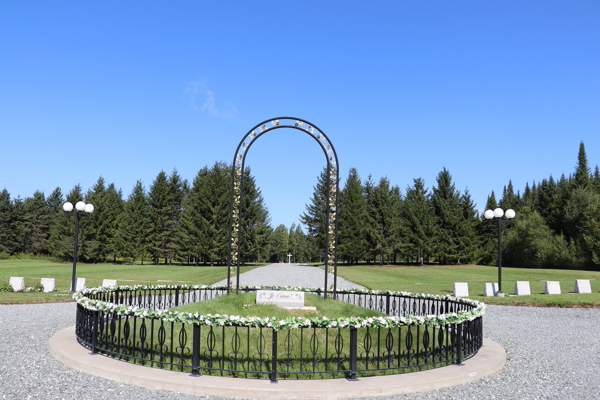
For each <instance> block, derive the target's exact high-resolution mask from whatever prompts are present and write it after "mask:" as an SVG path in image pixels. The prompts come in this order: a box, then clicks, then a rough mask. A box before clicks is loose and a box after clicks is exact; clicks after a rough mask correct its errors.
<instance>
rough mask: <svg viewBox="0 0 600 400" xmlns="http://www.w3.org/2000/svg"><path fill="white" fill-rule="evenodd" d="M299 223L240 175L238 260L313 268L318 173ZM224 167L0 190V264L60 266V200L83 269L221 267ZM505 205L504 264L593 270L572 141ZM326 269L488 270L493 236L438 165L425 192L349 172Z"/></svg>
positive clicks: (65, 248) (595, 212)
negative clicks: (76, 211)
mask: <svg viewBox="0 0 600 400" xmlns="http://www.w3.org/2000/svg"><path fill="white" fill-rule="evenodd" d="M325 174H326V171H325V170H324V171H323V173H321V175H320V176H319V177H318V179H317V183H316V185H315V186H314V193H313V195H312V197H311V198H310V201H309V203H308V204H306V211H305V212H304V213H303V214H302V215H300V216H299V219H300V222H301V224H292V226H290V227H287V226H285V225H283V224H280V225H277V226H275V227H273V226H272V224H271V218H270V215H269V211H268V208H267V205H266V203H265V200H264V198H263V197H262V195H261V191H260V188H259V187H258V186H257V184H256V179H255V177H254V176H253V175H252V173H251V170H250V169H247V170H246V180H245V182H246V184H245V187H244V199H245V205H244V210H245V211H244V215H243V220H242V224H241V225H242V247H241V249H240V253H241V259H242V260H243V262H258V263H261V262H277V261H283V260H286V261H287V260H288V258H287V255H288V254H291V261H292V262H303V263H320V262H322V259H323V244H324V233H325V225H324V217H323V216H324V214H325V212H326V208H325V207H326V202H325V196H326V192H325V189H326V187H325V176H326V175H325ZM230 184H231V166H230V165H229V164H226V163H223V162H217V163H215V164H214V165H213V166H212V167H208V166H206V167H204V168H202V169H201V170H200V171H199V172H198V173H197V175H196V176H195V177H194V179H193V180H192V182H191V183H190V182H189V181H188V180H187V179H184V178H182V177H181V176H180V175H179V173H178V172H177V170H176V169H175V170H173V171H172V172H171V174H170V175H168V174H167V173H165V172H164V171H161V172H159V173H158V175H157V176H156V178H155V179H154V181H153V182H152V184H151V185H150V188H149V190H146V188H145V186H144V183H143V182H141V181H138V182H137V183H136V184H135V186H134V187H133V190H132V191H131V194H129V196H128V198H127V199H124V198H123V193H122V190H121V189H117V188H116V187H115V185H114V184H113V183H111V184H107V183H106V181H105V179H104V177H102V176H101V177H100V178H98V180H97V182H96V183H95V184H94V185H93V186H92V187H91V188H89V189H88V191H87V192H83V191H82V188H81V186H80V185H76V186H75V187H74V188H73V189H71V191H70V192H69V193H68V194H67V195H66V196H64V195H63V192H62V190H61V188H59V187H57V188H56V189H55V190H54V191H53V192H52V193H51V194H50V195H48V196H46V195H45V194H44V193H43V192H40V191H36V192H35V193H34V194H33V195H32V196H31V197H27V198H24V199H22V198H11V195H10V193H9V191H8V189H7V188H4V190H3V191H2V192H0V259H2V258H9V257H21V256H22V255H23V254H28V255H34V256H41V257H49V258H53V259H55V260H57V261H68V260H70V259H71V256H72V249H73V237H74V234H75V232H74V231H75V223H74V221H73V220H72V219H70V218H69V217H68V216H67V215H66V213H64V212H63V211H62V204H63V203H64V202H65V201H69V202H71V203H73V204H75V203H76V202H77V201H80V200H83V201H85V202H88V203H91V204H93V205H94V207H95V211H94V212H93V213H92V214H90V215H89V217H88V218H83V219H82V221H81V231H80V238H79V239H80V244H81V245H80V247H79V253H78V257H79V258H80V259H81V260H83V261H86V262H96V263H101V262H108V261H112V262H116V261H124V262H139V263H142V264H143V263H145V262H146V263H154V264H159V263H185V264H196V265H219V264H224V263H225V262H226V257H227V237H228V236H227V235H228V217H229V201H230V199H231V187H230ZM496 207H501V208H503V209H504V210H507V209H511V208H512V209H514V210H515V211H516V217H515V219H514V223H513V224H511V225H510V226H508V228H507V229H505V230H504V231H503V239H502V240H503V259H504V263H503V264H504V266H507V267H521V268H561V269H591V270H600V170H599V168H598V166H597V165H596V167H595V170H594V171H593V172H592V171H591V168H590V167H589V165H588V160H587V154H586V151H585V147H584V143H583V142H581V143H580V147H579V152H578V154H577V161H576V165H575V170H574V172H573V173H570V174H569V175H568V176H565V175H564V174H563V175H562V176H561V177H560V178H559V179H555V178H553V177H552V176H549V177H548V178H544V179H542V180H541V181H538V183H536V181H535V180H534V181H533V183H532V185H531V186H529V183H527V184H526V186H525V188H524V189H523V192H521V191H520V190H517V191H516V192H515V188H514V187H513V185H512V182H511V181H509V182H508V183H507V185H506V186H505V187H504V190H503V193H502V195H501V197H500V198H499V199H497V197H496V194H495V193H494V192H493V191H492V192H491V194H490V195H489V196H488V198H487V204H486V205H485V209H495V208H496ZM339 223H340V235H339V251H338V261H339V262H345V263H347V264H350V265H354V264H358V263H361V262H366V263H379V264H381V265H383V264H398V263H402V264H417V265H424V264H433V263H436V264H442V265H449V264H483V265H495V263H496V258H497V254H496V248H497V232H496V229H495V225H492V224H490V223H489V222H488V221H486V220H485V218H483V215H480V213H479V211H478V210H477V208H476V205H475V204H474V202H473V200H472V198H471V195H470V193H469V191H468V190H467V189H465V190H464V191H462V192H461V191H460V190H457V189H456V187H455V184H454V183H453V180H452V175H451V173H450V171H448V170H447V169H446V168H444V169H443V170H442V171H440V172H439V174H438V175H437V178H436V184H435V185H433V186H432V187H431V188H430V189H429V188H427V187H426V184H425V182H424V180H423V179H421V178H416V179H414V180H413V183H412V184H411V185H407V187H406V188H405V190H401V188H400V187H399V186H393V185H392V183H391V182H390V181H389V180H388V179H387V177H381V178H379V180H376V179H373V177H372V176H371V175H369V176H368V177H367V178H366V179H362V178H361V176H360V174H359V172H358V171H357V170H356V169H355V168H351V169H350V172H349V174H348V177H347V180H346V183H345V185H344V188H343V190H342V191H341V193H340V220H339Z"/></svg>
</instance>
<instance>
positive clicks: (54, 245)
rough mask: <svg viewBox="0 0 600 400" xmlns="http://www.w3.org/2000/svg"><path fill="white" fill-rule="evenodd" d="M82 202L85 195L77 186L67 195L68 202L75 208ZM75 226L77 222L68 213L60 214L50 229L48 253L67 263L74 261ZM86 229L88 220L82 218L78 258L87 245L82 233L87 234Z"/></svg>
mask: <svg viewBox="0 0 600 400" xmlns="http://www.w3.org/2000/svg"><path fill="white" fill-rule="evenodd" d="M82 200H83V195H82V193H81V186H80V185H76V186H75V187H74V188H73V189H72V190H71V191H70V192H69V194H68V195H67V199H66V201H68V202H70V203H71V204H73V206H75V204H76V203H77V202H78V201H82ZM75 225H76V222H75V218H74V217H69V216H68V215H67V213H65V212H63V211H61V212H59V214H58V215H57V217H56V219H55V220H54V223H53V225H52V227H51V228H50V238H49V239H48V251H49V252H50V254H52V255H53V256H55V257H57V258H60V259H63V260H65V261H68V260H71V259H72V254H73V245H74V243H73V240H74V236H75V230H76V229H75V228H76V226H75ZM86 228H87V218H81V221H80V230H79V238H78V242H79V246H78V252H77V256H78V257H80V256H81V255H82V247H83V245H85V241H84V240H83V239H84V237H83V235H82V233H83V232H85V229H86Z"/></svg>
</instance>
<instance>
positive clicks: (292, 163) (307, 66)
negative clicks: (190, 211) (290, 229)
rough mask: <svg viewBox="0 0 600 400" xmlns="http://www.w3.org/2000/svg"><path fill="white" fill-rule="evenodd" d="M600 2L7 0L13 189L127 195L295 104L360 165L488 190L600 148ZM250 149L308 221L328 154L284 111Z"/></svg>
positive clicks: (596, 157) (282, 219)
mask: <svg viewBox="0 0 600 400" xmlns="http://www.w3.org/2000/svg"><path fill="white" fill-rule="evenodd" d="M599 21H600V2H597V1H559V2H557V1H528V2H522V1H504V2H482V1H461V2H450V1H439V2H416V1H410V2H409V1H370V2H367V1H363V2H351V1H326V2H323V1H314V2H309V1H302V2H286V1H273V2H267V1H253V2H249V1H238V2H230V1H229V2H228V1H225V2H208V1H206V2H201V1H177V2H165V1H160V2H152V1H144V2H139V1H136V2H123V1H119V2H110V1H104V2H91V1H87V2H81V1H61V2H50V1H44V2H41V1H27V2H23V1H5V2H1V3H0V138H1V141H0V143H1V144H0V146H1V147H0V148H1V150H0V189H2V188H4V187H6V188H7V189H8V191H9V192H10V193H11V195H12V197H17V196H19V195H20V196H21V197H22V198H24V197H29V196H31V195H32V194H33V192H34V191H35V190H37V189H39V190H42V191H44V192H45V193H46V195H48V194H49V193H50V192H51V191H52V190H53V189H54V188H55V187H57V186H60V187H61V188H62V190H63V193H64V194H66V193H68V192H69V191H70V190H71V189H72V188H73V186H74V185H76V184H78V183H80V184H81V185H82V188H83V190H87V189H88V188H90V187H91V186H92V185H93V184H94V183H95V181H96V180H97V179H98V177H99V176H101V175H102V176H104V178H105V179H106V181H107V182H108V183H110V182H114V183H115V184H116V186H117V187H118V188H121V189H122V190H123V193H124V197H125V198H127V196H128V195H129V193H130V192H131V189H132V188H133V186H134V184H135V182H136V180H137V179H141V180H142V181H143V182H144V184H145V185H146V189H149V187H150V184H151V183H152V181H153V180H154V178H155V177H156V175H157V174H158V173H159V172H160V171H161V170H164V171H166V172H171V171H172V170H173V168H177V169H178V171H179V173H180V174H181V175H182V176H183V177H184V178H187V179H188V180H190V181H191V180H192V179H193V178H194V175H195V174H196V173H197V172H198V170H199V169H200V168H201V167H203V166H205V165H212V164H213V163H214V162H215V161H221V160H222V161H226V162H231V159H232V157H233V153H234V151H235V147H236V146H237V144H238V142H239V140H240V139H241V138H242V136H243V135H244V134H245V133H246V132H247V131H248V129H250V128H251V127H252V126H254V125H255V124H256V123H258V122H260V121H262V120H264V119H268V118H271V117H276V116H283V115H287V116H294V117H299V118H304V119H306V120H309V121H311V122H313V123H315V124H316V125H317V126H319V127H321V128H322V129H323V131H324V132H325V133H327V134H328V135H329V137H330V138H331V140H332V141H333V143H334V145H335V146H336V149H337V152H338V155H339V157H340V166H341V171H342V177H343V181H345V178H346V176H347V173H348V170H349V168H350V167H356V168H357V169H358V171H359V172H360V174H361V177H362V178H366V177H367V175H368V174H372V175H373V177H374V179H376V180H378V179H379V178H380V177H381V176H387V177H388V178H389V179H390V181H391V183H392V184H393V185H399V186H400V187H401V188H402V189H403V190H404V189H405V188H406V187H407V185H410V184H412V179H413V178H417V177H422V178H423V179H425V183H426V185H427V186H428V187H431V186H432V185H434V184H435V177H436V175H437V174H438V172H439V171H441V170H442V169H443V168H444V167H446V168H448V169H449V170H450V172H451V174H452V176H453V178H454V181H455V183H456V186H457V188H458V189H460V190H463V189H464V188H465V187H468V188H469V190H470V192H471V194H472V195H473V197H474V200H475V201H476V203H477V207H478V208H482V207H484V206H485V201H486V198H487V195H488V194H489V193H490V192H491V191H492V190H494V191H496V193H498V192H500V193H501V192H502V188H503V186H504V185H505V184H506V183H507V182H508V180H509V179H512V182H513V184H514V186H515V189H520V190H521V191H522V190H523V187H524V186H525V182H527V181H529V183H530V184H531V182H532V181H533V180H534V179H535V180H536V181H539V180H540V179H542V178H545V177H548V176H549V175H550V174H553V175H554V176H555V177H557V178H558V177H559V176H560V174H561V173H563V172H564V173H565V174H569V173H570V172H573V171H574V168H575V163H576V157H577V152H578V149H579V142H580V141H581V140H583V141H584V143H585V146H586V150H587V154H588V159H589V163H590V165H591V167H592V168H593V167H595V165H596V164H598V163H600V23H599ZM247 164H249V165H250V166H251V167H252V169H253V173H254V175H255V176H256V178H257V182H258V184H259V186H260V187H261V189H262V191H263V195H264V198H265V201H266V203H267V206H268V208H269V210H270V212H271V215H272V223H273V225H274V226H275V225H277V224H280V223H284V224H286V225H287V226H289V225H291V224H292V223H293V222H297V221H298V216H299V215H300V214H301V213H302V212H303V211H304V209H305V207H304V205H305V203H307V202H308V201H309V199H310V196H311V195H312V192H313V185H314V184H315V182H316V177H317V175H318V174H319V172H320V171H321V169H322V168H323V166H324V165H325V161H324V156H323V155H322V152H321V150H320V149H319V147H318V146H317V144H316V143H315V142H314V141H312V139H310V138H308V136H306V135H302V134H300V133H299V132H298V131H295V130H278V131H276V132H273V133H271V134H270V135H266V136H265V137H263V138H261V139H260V140H259V141H258V142H256V143H255V145H254V146H253V148H252V149H251V151H250V153H249V155H248V159H247Z"/></svg>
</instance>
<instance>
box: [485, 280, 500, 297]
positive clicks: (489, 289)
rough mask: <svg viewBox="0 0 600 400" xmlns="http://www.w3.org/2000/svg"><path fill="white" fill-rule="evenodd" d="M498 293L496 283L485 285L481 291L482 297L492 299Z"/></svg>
mask: <svg viewBox="0 0 600 400" xmlns="http://www.w3.org/2000/svg"><path fill="white" fill-rule="evenodd" d="M496 292H498V284H497V283H486V284H485V288H484V290H483V295H484V296H486V297H492V296H495V295H496Z"/></svg>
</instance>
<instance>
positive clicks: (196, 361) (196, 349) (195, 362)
mask: <svg viewBox="0 0 600 400" xmlns="http://www.w3.org/2000/svg"><path fill="white" fill-rule="evenodd" d="M192 375H193V376H200V325H198V324H194V325H193V335H192Z"/></svg>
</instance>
